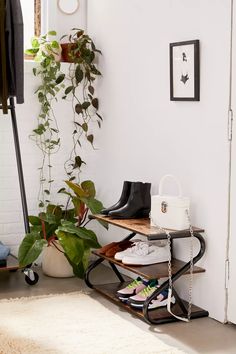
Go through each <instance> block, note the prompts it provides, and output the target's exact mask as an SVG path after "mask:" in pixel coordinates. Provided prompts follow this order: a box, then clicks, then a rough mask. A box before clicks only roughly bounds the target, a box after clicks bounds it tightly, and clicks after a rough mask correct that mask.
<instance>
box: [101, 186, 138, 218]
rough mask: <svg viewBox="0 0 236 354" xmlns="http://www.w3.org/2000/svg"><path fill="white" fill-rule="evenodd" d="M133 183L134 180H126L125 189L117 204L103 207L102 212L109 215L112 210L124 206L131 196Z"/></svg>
mask: <svg viewBox="0 0 236 354" xmlns="http://www.w3.org/2000/svg"><path fill="white" fill-rule="evenodd" d="M131 184H132V182H129V181H124V184H123V190H122V193H121V196H120V199H119V201H118V202H117V203H116V204H114V205H112V206H111V207H110V208H107V209H102V210H101V214H104V215H108V213H109V212H110V211H112V210H115V209H120V208H122V207H123V206H124V205H125V204H126V203H127V202H128V199H129V196H130V190H131Z"/></svg>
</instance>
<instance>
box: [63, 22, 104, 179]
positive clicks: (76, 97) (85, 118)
mask: <svg viewBox="0 0 236 354" xmlns="http://www.w3.org/2000/svg"><path fill="white" fill-rule="evenodd" d="M65 39H67V41H68V42H67V43H62V44H61V47H62V59H64V61H67V62H70V63H71V64H70V66H69V75H68V76H67V80H68V81H67V82H69V84H68V85H66V87H65V90H64V96H63V99H65V100H71V102H72V109H73V123H74V130H73V133H72V136H73V147H72V150H71V153H70V156H69V159H68V160H67V161H66V163H65V170H66V173H67V176H68V177H69V179H70V180H74V179H75V178H76V176H75V175H76V172H78V174H77V176H78V175H79V172H80V171H81V168H82V166H83V165H84V164H86V162H85V161H84V157H83V156H82V153H81V148H82V144H83V143H84V142H87V143H89V144H91V146H92V148H94V140H95V136H94V131H93V124H94V123H95V124H96V125H98V127H99V128H100V127H101V122H102V116H101V114H100V113H99V100H98V98H97V96H96V93H95V85H94V84H95V81H96V78H97V77H98V76H100V75H101V72H100V71H99V70H98V68H97V66H96V64H95V58H96V53H98V54H101V51H100V50H98V49H97V48H96V46H95V44H94V42H93V40H92V39H91V38H90V37H89V36H88V35H87V34H85V33H84V31H83V30H81V29H77V28H74V29H72V32H71V34H69V35H64V36H63V37H62V38H61V40H65Z"/></svg>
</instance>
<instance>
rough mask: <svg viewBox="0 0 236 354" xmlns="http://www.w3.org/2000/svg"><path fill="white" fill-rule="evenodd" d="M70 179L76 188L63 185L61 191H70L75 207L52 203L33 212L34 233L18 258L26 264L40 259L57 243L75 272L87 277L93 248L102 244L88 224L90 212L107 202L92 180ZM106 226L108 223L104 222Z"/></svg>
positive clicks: (32, 228) (28, 237)
mask: <svg viewBox="0 0 236 354" xmlns="http://www.w3.org/2000/svg"><path fill="white" fill-rule="evenodd" d="M66 183H67V186H68V187H69V188H70V189H71V190H72V192H71V193H70V192H67V191H66V189H65V188H62V189H61V190H60V193H65V194H67V195H68V197H69V201H70V202H71V203H72V207H71V208H66V209H65V210H63V209H62V208H61V207H60V206H59V205H52V204H49V205H48V206H47V209H46V211H45V212H41V213H39V215H38V216H30V217H29V221H30V224H31V227H30V233H29V234H27V235H26V236H25V237H24V239H23V240H22V242H21V244H20V248H19V253H18V259H19V263H20V267H25V266H27V265H28V264H31V263H33V262H34V261H36V259H37V258H38V257H39V255H40V254H41V252H42V251H43V250H44V248H45V247H51V246H54V247H56V248H57V249H58V248H59V249H60V251H61V250H63V256H64V257H66V259H67V260H68V262H69V263H70V265H71V266H72V268H73V272H74V274H75V275H76V276H78V277H79V278H83V277H84V273H85V271H86V269H87V267H88V262H89V256H90V253H91V249H93V248H99V247H100V245H99V243H98V240H97V237H96V234H95V233H94V232H93V231H92V230H90V229H88V228H87V227H86V225H87V223H88V219H87V215H88V212H89V211H90V212H91V213H92V214H97V213H99V212H100V210H101V209H102V208H103V205H102V203H101V202H100V201H98V200H97V199H96V198H95V195H96V190H95V187H94V183H93V182H92V181H84V182H82V183H81V184H76V183H73V182H71V181H66ZM68 205H69V204H68ZM103 226H105V227H106V225H105V224H104V223H103ZM58 245H59V247H58Z"/></svg>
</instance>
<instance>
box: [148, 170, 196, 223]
mask: <svg viewBox="0 0 236 354" xmlns="http://www.w3.org/2000/svg"><path fill="white" fill-rule="evenodd" d="M167 178H172V179H173V180H174V181H175V183H176V184H177V186H178V195H176V196H172V195H165V194H163V185H164V182H165V181H166V179H167ZM189 208H190V200H189V198H186V197H183V196H182V188H181V185H180V183H179V181H178V180H177V179H176V177H174V176H172V175H165V176H163V177H162V178H161V180H160V184H159V194H158V195H153V196H152V197H151V215H150V216H151V225H152V226H154V225H159V226H161V227H162V228H164V229H170V230H185V229H188V228H189V222H188V219H187V218H186V212H188V213H189Z"/></svg>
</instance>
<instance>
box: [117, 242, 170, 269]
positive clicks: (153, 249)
mask: <svg viewBox="0 0 236 354" xmlns="http://www.w3.org/2000/svg"><path fill="white" fill-rule="evenodd" d="M139 252H142V254H137V253H136V252H132V253H131V254H129V255H125V256H124V257H123V258H122V263H124V264H132V265H148V264H155V263H162V262H168V259H169V247H168V245H166V246H165V247H157V246H154V245H151V246H149V245H146V246H145V247H142V248H141V249H140V250H139Z"/></svg>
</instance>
